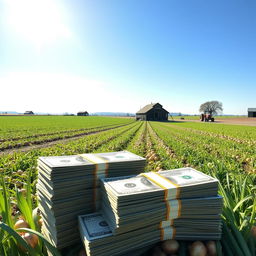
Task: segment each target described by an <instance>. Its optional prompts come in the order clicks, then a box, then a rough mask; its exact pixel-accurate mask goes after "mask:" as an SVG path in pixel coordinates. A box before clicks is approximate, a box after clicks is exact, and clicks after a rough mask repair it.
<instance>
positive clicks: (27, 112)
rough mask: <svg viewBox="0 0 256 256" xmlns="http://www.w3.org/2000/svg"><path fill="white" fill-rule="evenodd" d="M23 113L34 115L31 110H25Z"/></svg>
mask: <svg viewBox="0 0 256 256" xmlns="http://www.w3.org/2000/svg"><path fill="white" fill-rule="evenodd" d="M24 115H34V112H33V111H26V112H25V113H24Z"/></svg>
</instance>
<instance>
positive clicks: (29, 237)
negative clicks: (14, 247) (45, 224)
mask: <svg viewBox="0 0 256 256" xmlns="http://www.w3.org/2000/svg"><path fill="white" fill-rule="evenodd" d="M22 238H23V239H24V240H25V241H26V242H27V243H28V244H29V245H30V246H31V247H32V248H35V247H36V246H37V244H38V236H37V235H35V234H31V233H25V234H23V235H22Z"/></svg>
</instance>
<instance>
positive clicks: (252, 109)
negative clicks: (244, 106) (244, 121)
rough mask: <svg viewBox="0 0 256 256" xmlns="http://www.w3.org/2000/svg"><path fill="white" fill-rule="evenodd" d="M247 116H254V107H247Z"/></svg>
mask: <svg viewBox="0 0 256 256" xmlns="http://www.w3.org/2000/svg"><path fill="white" fill-rule="evenodd" d="M248 117H256V108H248Z"/></svg>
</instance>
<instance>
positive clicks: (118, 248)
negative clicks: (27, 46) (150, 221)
mask: <svg viewBox="0 0 256 256" xmlns="http://www.w3.org/2000/svg"><path fill="white" fill-rule="evenodd" d="M78 219H79V229H80V234H81V239H82V241H83V243H84V246H85V249H86V254H87V256H91V255H93V256H94V255H95V256H96V255H105V256H117V255H118V256H131V255H132V256H139V255H141V254H143V253H144V252H146V251H147V250H148V249H150V248H151V247H152V244H154V243H155V242H157V241H158V239H157V238H156V237H157V235H156V234H151V235H150V236H149V235H148V234H147V233H145V232H148V231H150V228H144V229H139V230H136V231H134V232H128V233H125V234H122V235H116V236H115V235H113V233H112V231H111V229H110V228H109V226H108V224H107V222H106V220H105V219H104V217H103V215H102V214H101V213H100V212H95V213H93V214H87V215H81V216H79V217H78ZM158 233H159V232H158Z"/></svg>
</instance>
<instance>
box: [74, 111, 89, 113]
mask: <svg viewBox="0 0 256 256" xmlns="http://www.w3.org/2000/svg"><path fill="white" fill-rule="evenodd" d="M77 113H88V112H87V111H78V112H77Z"/></svg>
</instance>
